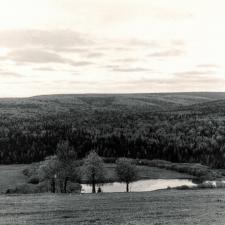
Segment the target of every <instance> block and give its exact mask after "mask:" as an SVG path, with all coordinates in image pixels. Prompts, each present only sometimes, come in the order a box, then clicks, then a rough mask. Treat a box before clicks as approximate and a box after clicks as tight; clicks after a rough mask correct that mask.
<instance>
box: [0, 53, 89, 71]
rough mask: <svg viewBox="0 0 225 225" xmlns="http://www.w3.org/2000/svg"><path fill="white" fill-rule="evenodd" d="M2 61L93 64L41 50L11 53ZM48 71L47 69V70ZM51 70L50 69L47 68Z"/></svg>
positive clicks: (72, 64)
mask: <svg viewBox="0 0 225 225" xmlns="http://www.w3.org/2000/svg"><path fill="white" fill-rule="evenodd" d="M1 59H2V60H11V61H14V62H16V63H36V64H46V63H60V64H68V65H71V66H87V65H90V64H93V63H92V62H90V61H82V60H80V61H74V60H72V59H69V58H65V57H63V56H61V55H59V54H57V53H55V52H51V51H46V50H41V49H22V50H21V49H19V50H14V51H11V52H9V53H8V54H7V55H6V56H4V57H1ZM45 69H46V68H45ZM47 70H49V67H47Z"/></svg>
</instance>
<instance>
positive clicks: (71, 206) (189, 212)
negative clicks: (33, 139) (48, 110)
mask: <svg viewBox="0 0 225 225" xmlns="http://www.w3.org/2000/svg"><path fill="white" fill-rule="evenodd" d="M0 224H1V225H2V224H4V225H6V224H8V225H14V224H27V225H38V224H42V225H44V224H46V225H53V224H54V225H56V224H60V225H71V224H82V225H87V224H98V225H107V224H126V225H128V224H130V225H136V224H137V225H143V224H148V225H151V224H152V225H153V224H154V225H161V224H167V225H178V224H182V225H185V224H187V225H191V224H195V225H196V224H199V225H208V224H210V225H212V224H213V225H219V224H220V225H224V224H225V190H223V189H217V190H216V189H214V190H197V191H196V190H195V191H177V190H165V191H156V192H146V193H128V194H127V193H118V194H96V195H91V194H86V195H50V194H46V195H17V196H5V195H2V196H0Z"/></svg>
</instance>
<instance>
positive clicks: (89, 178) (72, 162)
mask: <svg viewBox="0 0 225 225" xmlns="http://www.w3.org/2000/svg"><path fill="white" fill-rule="evenodd" d="M38 174H39V177H40V179H41V180H42V181H48V182H49V183H50V187H51V192H52V193H55V192H56V190H57V189H59V190H60V192H62V193H67V184H68V182H74V183H81V181H82V177H84V179H85V181H86V183H88V184H90V185H91V186H92V193H96V185H99V186H101V185H102V184H104V183H105V181H106V180H107V174H106V170H105V166H104V162H103V160H102V158H101V157H100V156H99V155H98V154H97V153H96V152H95V151H91V152H90V153H89V154H88V155H87V156H86V157H85V158H84V160H83V163H82V164H80V162H79V161H78V160H77V154H76V152H75V151H74V148H73V147H71V146H70V145H69V142H68V141H62V142H60V143H59V144H58V145H57V151H56V155H55V156H51V157H48V158H47V159H46V160H45V161H44V162H43V163H41V165H40V166H39V168H38ZM116 176H117V179H118V180H119V181H120V182H124V183H125V184H126V191H127V192H129V184H130V183H131V182H133V181H135V180H137V178H138V176H137V169H136V166H135V165H134V164H133V163H132V161H131V160H130V159H126V158H120V159H118V160H117V161H116ZM57 186H59V188H57Z"/></svg>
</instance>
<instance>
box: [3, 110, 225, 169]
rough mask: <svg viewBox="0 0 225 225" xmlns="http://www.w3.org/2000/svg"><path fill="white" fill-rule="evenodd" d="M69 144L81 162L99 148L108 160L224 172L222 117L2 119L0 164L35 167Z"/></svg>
mask: <svg viewBox="0 0 225 225" xmlns="http://www.w3.org/2000/svg"><path fill="white" fill-rule="evenodd" d="M60 140H68V142H69V145H70V146H72V147H73V149H75V150H74V151H75V152H76V155H77V158H78V159H80V158H83V157H85V156H86V155H87V153H88V152H89V151H90V150H91V149H94V150H95V151H96V152H97V153H98V154H99V155H100V156H103V157H116V158H118V157H128V158H140V159H141V158H145V159H164V160H168V161H172V162H199V163H202V164H206V165H209V166H212V167H215V168H222V167H224V161H225V144H224V143H225V120H224V116H223V114H215V113H214V112H213V113H211V112H210V113H207V110H206V112H202V113H199V112H191V111H187V112H186V111H185V112H182V111H181V112H180V111H173V112H172V111H171V112H153V113H150V112H149V111H145V110H143V111H141V110H136V111H116V110H114V111H109V110H103V111H97V110H96V111H92V112H89V113H87V112H86V111H85V112H83V113H79V114H77V113H71V114H57V115H55V116H53V115H51V116H47V117H38V116H37V117H35V118H32V119H29V118H10V119H8V118H7V117H1V118H0V163H1V164H10V163H31V162H38V161H41V160H43V159H45V158H46V157H47V156H51V155H55V154H56V149H57V144H58V142H59V141H60Z"/></svg>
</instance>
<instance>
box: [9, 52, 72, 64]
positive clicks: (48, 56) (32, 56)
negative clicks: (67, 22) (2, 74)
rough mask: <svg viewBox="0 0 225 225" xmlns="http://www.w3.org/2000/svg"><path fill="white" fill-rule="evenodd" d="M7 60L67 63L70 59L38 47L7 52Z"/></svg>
mask: <svg viewBox="0 0 225 225" xmlns="http://www.w3.org/2000/svg"><path fill="white" fill-rule="evenodd" d="M5 59H7V60H12V61H15V62H17V63H69V62H70V60H69V59H66V58H63V57H62V56H60V55H58V54H56V53H53V52H49V51H45V50H40V49H22V50H21V49H20V50H14V51H11V52H9V53H8V54H7V56H6V57H5Z"/></svg>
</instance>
